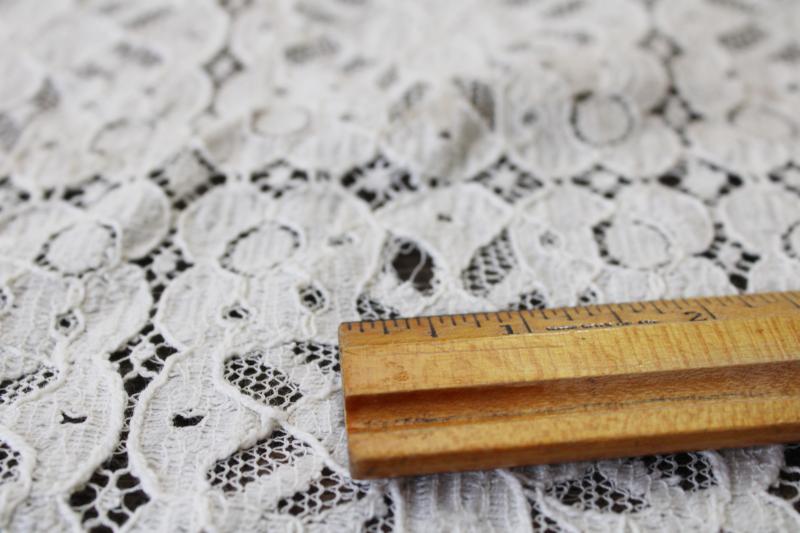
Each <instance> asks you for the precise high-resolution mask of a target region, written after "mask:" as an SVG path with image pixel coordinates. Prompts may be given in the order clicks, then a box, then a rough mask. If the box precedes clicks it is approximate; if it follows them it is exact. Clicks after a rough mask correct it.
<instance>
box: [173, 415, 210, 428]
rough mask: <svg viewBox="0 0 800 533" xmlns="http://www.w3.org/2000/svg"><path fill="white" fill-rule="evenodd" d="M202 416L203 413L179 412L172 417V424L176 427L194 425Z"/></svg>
mask: <svg viewBox="0 0 800 533" xmlns="http://www.w3.org/2000/svg"><path fill="white" fill-rule="evenodd" d="M203 418H205V416H204V415H195V416H183V415H181V414H177V415H175V416H173V417H172V425H173V426H175V427H176V428H186V427H189V426H196V425H197V424H199V423H200V421H201V420H203Z"/></svg>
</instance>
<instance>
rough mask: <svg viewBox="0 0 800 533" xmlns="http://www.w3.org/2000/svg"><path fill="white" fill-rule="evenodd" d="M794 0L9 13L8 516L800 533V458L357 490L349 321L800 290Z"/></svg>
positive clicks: (4, 125) (261, 5) (3, 106)
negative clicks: (349, 400) (349, 429)
mask: <svg viewBox="0 0 800 533" xmlns="http://www.w3.org/2000/svg"><path fill="white" fill-rule="evenodd" d="M798 36H800V3H798V2H797V1H796V0H774V1H773V2H769V3H766V2H756V1H755V0H675V1H669V2H668V1H667V0H639V1H637V0H602V1H600V0H597V1H590V0H504V1H501V0H497V1H493V2H470V1H458V2H424V1H419V2H391V1H380V0H325V1H322V0H220V1H219V2H218V3H217V2H214V1H212V0H192V1H189V0H144V1H139V2H121V1H116V0H89V1H84V2H76V1H73V0H57V1H52V2H45V3H43V2H24V1H20V0H5V1H0V45H1V46H0V75H1V76H2V79H3V82H2V84H0V528H2V529H3V530H8V531H55V530H88V531H97V532H102V531H123V530H124V531H177V530H180V531H242V530H264V531H331V532H334V531H335V532H338V531H368V532H383V533H386V532H390V531H426V532H429V531H464V532H467V531H475V532H477V531H548V532H561V531H577V530H582V531H650V530H663V529H669V530H675V531H723V530H724V531H728V532H737V531H741V532H750V531H766V530H769V531H794V530H797V529H798V528H800V503H798V501H799V500H800V461H799V460H798V453H797V447H796V446H768V447H761V448H754V449H746V450H725V451H704V452H693V453H681V454H674V455H662V456H652V457H640V458H630V459H620V460H614V461H601V462H587V463H580V464H567V465H558V466H542V467H530V468H519V469H510V470H497V471H488V472H473V473H465V474H449V475H440V476H427V477H418V478H409V479H398V480H386V481H373V482H363V481H357V480H352V479H350V478H349V476H348V470H347V458H346V439H345V434H344V427H343V408H342V401H341V384H340V377H339V361H338V350H337V346H336V344H337V338H336V328H337V325H338V324H339V322H341V321H343V320H358V319H360V318H365V319H367V318H370V319H372V318H395V317H399V316H403V315H415V314H423V313H441V312H466V311H476V310H492V309H508V308H514V309H527V308H540V307H544V306H557V305H568V304H577V303H589V302H606V301H623V300H634V299H646V298H661V297H681V296H693V295H714V294H731V293H737V292H742V291H762V290H787V289H794V290H797V289H800V209H799V208H798V207H800V118H799V117H800V37H798Z"/></svg>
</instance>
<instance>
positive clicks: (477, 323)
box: [472, 313, 481, 327]
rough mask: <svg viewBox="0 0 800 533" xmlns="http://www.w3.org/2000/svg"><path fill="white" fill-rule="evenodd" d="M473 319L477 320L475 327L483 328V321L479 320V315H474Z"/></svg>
mask: <svg viewBox="0 0 800 533" xmlns="http://www.w3.org/2000/svg"><path fill="white" fill-rule="evenodd" d="M472 318H473V319H474V320H475V326H477V327H481V321H480V320H478V315H476V314H475V313H472Z"/></svg>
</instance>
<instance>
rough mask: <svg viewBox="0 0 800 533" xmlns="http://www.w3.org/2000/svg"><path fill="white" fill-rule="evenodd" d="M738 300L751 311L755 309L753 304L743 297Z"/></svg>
mask: <svg viewBox="0 0 800 533" xmlns="http://www.w3.org/2000/svg"><path fill="white" fill-rule="evenodd" d="M738 298H739V300H740V301H741V302H742V303H743V304H744V305H745V306H746V307H749V308H750V309H752V308H753V307H754V306H753V304H751V303H750V302H748V301H747V298H745V297H743V296H739V297H738Z"/></svg>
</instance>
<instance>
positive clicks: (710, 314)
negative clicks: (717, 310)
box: [697, 300, 717, 320]
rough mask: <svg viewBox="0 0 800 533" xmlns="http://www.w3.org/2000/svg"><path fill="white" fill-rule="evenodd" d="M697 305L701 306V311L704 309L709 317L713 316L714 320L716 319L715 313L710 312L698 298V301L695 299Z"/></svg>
mask: <svg viewBox="0 0 800 533" xmlns="http://www.w3.org/2000/svg"><path fill="white" fill-rule="evenodd" d="M697 305H699V306H700V307H702V308H703V311H705V312H706V313H708V316H710V317H711V318H713V319H714V320H716V319H717V315H715V314H714V313H712V312H711V310H710V309H709V308H708V307H706V306H705V305H704V304H703V303H702V302H701V301H700V300H698V301H697Z"/></svg>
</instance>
